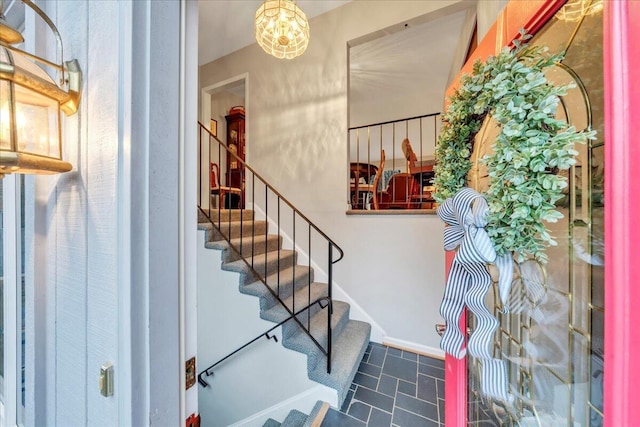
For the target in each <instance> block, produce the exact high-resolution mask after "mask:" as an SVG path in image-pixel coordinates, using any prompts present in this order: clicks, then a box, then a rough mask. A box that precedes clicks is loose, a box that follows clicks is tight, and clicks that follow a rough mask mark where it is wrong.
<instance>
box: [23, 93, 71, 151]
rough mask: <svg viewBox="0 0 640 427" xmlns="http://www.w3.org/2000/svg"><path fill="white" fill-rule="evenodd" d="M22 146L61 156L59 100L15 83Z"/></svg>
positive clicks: (25, 149)
mask: <svg viewBox="0 0 640 427" xmlns="http://www.w3.org/2000/svg"><path fill="white" fill-rule="evenodd" d="M14 88H15V97H16V127H17V128H18V129H17V130H18V135H17V136H18V150H19V151H22V152H25V153H32V154H38V155H41V156H47V157H54V158H57V159H59V158H60V138H59V134H60V122H59V121H60V113H59V107H58V103H57V102H56V101H55V100H53V99H51V98H47V97H46V96H42V95H40V94H37V93H33V92H31V91H30V90H27V89H25V88H23V87H22V86H20V85H15V86H14Z"/></svg>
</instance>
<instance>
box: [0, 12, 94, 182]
mask: <svg viewBox="0 0 640 427" xmlns="http://www.w3.org/2000/svg"><path fill="white" fill-rule="evenodd" d="M22 2H23V3H24V4H25V5H27V6H29V7H30V8H31V9H32V10H33V11H34V12H35V13H36V14H38V16H40V17H41V18H42V20H43V21H45V22H46V23H47V25H48V26H49V28H51V30H52V31H53V33H54V35H55V37H56V42H57V48H58V58H57V59H58V63H53V62H50V61H47V60H46V59H44V58H40V57H38V56H36V55H32V54H30V53H27V52H25V51H23V50H21V49H18V48H17V47H15V46H14V45H17V44H20V43H22V42H23V41H24V39H23V37H22V35H21V34H20V33H19V32H18V31H16V30H15V29H13V28H11V26H9V25H8V24H7V22H6V21H5V19H4V15H3V9H2V0H0V178H1V177H2V176H4V174H7V173H24V174H27V173H29V174H52V173H61V172H68V171H70V170H71V168H72V166H71V164H70V163H68V162H65V161H63V160H62V143H61V129H60V111H63V112H64V113H65V114H66V115H67V116H69V115H72V114H74V113H75V112H76V111H77V110H78V104H79V102H80V94H81V93H80V92H81V86H82V73H81V71H80V68H79V65H78V62H77V61H76V60H72V61H69V62H66V63H64V64H63V63H62V39H61V37H60V33H59V32H58V29H57V28H56V27H55V25H54V24H53V22H52V21H51V20H50V19H49V17H48V16H47V15H46V14H45V13H44V12H43V11H42V10H41V9H40V8H39V7H38V6H36V5H35V4H33V3H32V2H31V0H22ZM45 66H46V67H48V68H49V69H55V70H57V73H58V76H57V77H58V83H57V84H56V83H55V82H54V80H53V79H52V78H51V77H49V74H48V73H47V72H46V71H45V69H44V68H43V67H45Z"/></svg>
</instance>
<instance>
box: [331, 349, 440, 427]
mask: <svg viewBox="0 0 640 427" xmlns="http://www.w3.org/2000/svg"><path fill="white" fill-rule="evenodd" d="M363 426H370V427H391V426H393V427H423V426H424V427H432V426H434V427H441V426H444V362H443V361H442V360H439V359H434V358H431V357H427V356H421V355H418V354H416V353H411V352H408V351H403V350H398V349H396V348H392V347H387V346H383V345H381V344H377V343H370V344H369V347H368V348H367V352H366V353H365V355H364V357H363V359H362V363H361V364H360V367H359V368H358V373H357V374H356V376H355V378H354V380H353V384H351V389H350V390H349V393H348V395H347V398H346V399H345V402H344V404H343V405H342V408H340V411H336V410H335V409H333V408H332V409H329V411H328V412H327V414H326V416H325V418H324V421H323V422H322V427H363Z"/></svg>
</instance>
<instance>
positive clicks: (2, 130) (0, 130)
mask: <svg viewBox="0 0 640 427" xmlns="http://www.w3.org/2000/svg"><path fill="white" fill-rule="evenodd" d="M11 114H12V111H11V92H9V82H8V81H6V80H0V150H11Z"/></svg>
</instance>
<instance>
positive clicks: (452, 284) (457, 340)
mask: <svg viewBox="0 0 640 427" xmlns="http://www.w3.org/2000/svg"><path fill="white" fill-rule="evenodd" d="M487 212H488V205H487V201H486V200H485V199H484V197H482V196H481V195H480V194H479V193H478V192H477V191H475V190H473V189H471V188H467V187H465V188H462V189H461V190H459V191H458V192H457V193H456V194H455V195H454V196H453V198H449V199H447V200H445V201H444V203H442V204H441V205H440V206H438V216H439V217H440V219H442V220H443V221H444V222H446V223H447V224H448V225H449V227H445V230H444V248H445V250H448V251H451V250H454V249H456V248H458V251H457V252H456V255H455V257H454V259H453V264H452V265H451V271H450V272H449V278H448V279H447V285H446V287H445V292H444V297H443V299H442V303H441V305H440V314H441V315H442V317H443V318H444V319H445V320H446V322H447V328H446V329H445V332H444V334H443V335H442V339H441V341H440V348H442V349H443V350H444V351H445V352H447V353H448V354H450V355H452V356H453V357H455V358H457V359H462V358H463V357H464V356H465V354H466V349H465V348H464V347H463V344H464V331H463V330H461V329H460V316H461V315H462V310H463V309H464V307H465V305H466V306H467V307H469V309H470V310H471V311H472V312H473V314H474V315H475V317H476V321H477V327H476V330H475V331H474V332H473V334H472V335H471V337H470V338H469V342H468V344H467V348H468V349H469V353H470V354H471V355H472V356H473V357H475V358H478V359H480V360H481V364H482V368H481V371H482V372H481V379H480V385H481V388H482V392H483V393H484V394H485V395H487V396H489V397H493V398H496V399H499V400H502V401H505V402H509V401H511V400H512V399H513V397H512V396H510V395H509V393H508V387H507V375H506V367H505V365H504V362H503V361H502V360H498V359H494V358H493V356H492V353H493V352H492V349H493V336H494V333H495V331H496V329H497V327H498V325H499V323H498V320H497V319H496V318H495V317H494V316H493V314H491V312H490V311H489V309H488V308H487V306H486V305H485V303H484V301H485V297H486V295H487V292H488V291H489V288H490V287H491V283H492V280H491V275H490V274H489V271H488V270H487V266H486V263H495V264H496V266H497V267H498V271H499V274H500V277H499V279H498V287H499V289H500V299H501V300H502V304H503V307H504V309H505V312H507V311H508V306H507V302H508V297H509V290H510V287H511V281H512V278H513V258H512V257H511V255H510V254H508V255H504V256H496V251H495V249H494V247H493V244H492V243H491V240H490V239H489V235H488V234H487V232H486V231H485V230H484V227H485V225H486V224H487V223H486V219H485V218H486V214H487Z"/></svg>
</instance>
